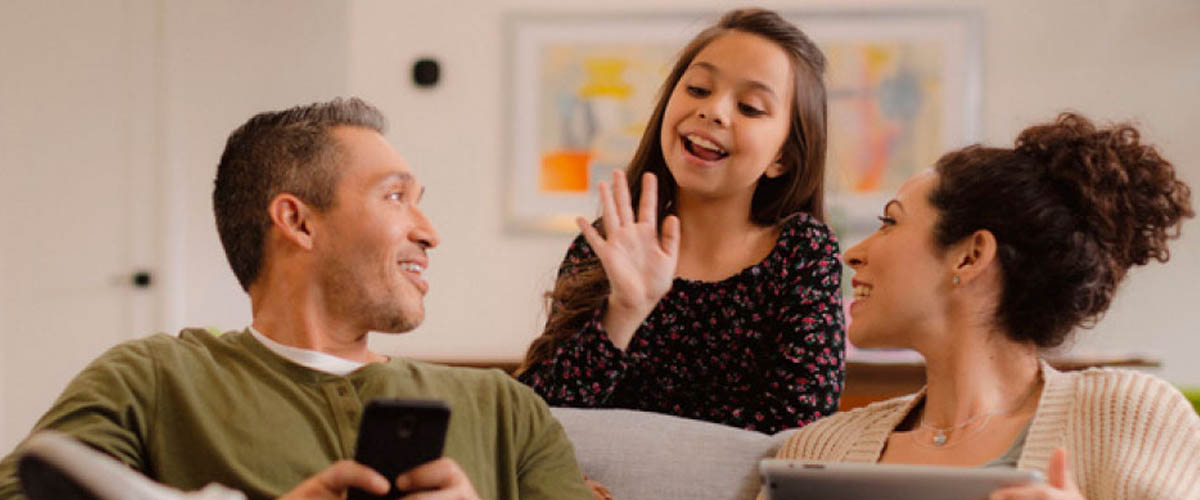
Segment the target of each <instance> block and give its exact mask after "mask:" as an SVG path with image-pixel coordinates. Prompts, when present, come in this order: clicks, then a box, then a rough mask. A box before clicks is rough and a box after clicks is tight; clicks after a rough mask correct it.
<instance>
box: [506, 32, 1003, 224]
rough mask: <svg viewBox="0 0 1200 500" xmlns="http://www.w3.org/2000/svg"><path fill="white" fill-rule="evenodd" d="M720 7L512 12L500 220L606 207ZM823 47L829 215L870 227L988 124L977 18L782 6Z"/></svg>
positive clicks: (553, 218) (549, 219)
mask: <svg viewBox="0 0 1200 500" xmlns="http://www.w3.org/2000/svg"><path fill="white" fill-rule="evenodd" d="M720 15H721V12H718V11H710V12H692V13H658V14H646V13H627V14H603V15H596V14H591V13H551V14H547V13H528V12H525V13H511V14H510V15H508V16H507V18H506V20H505V25H506V26H505V49H504V50H505V57H506V64H505V68H507V70H508V72H509V74H508V75H506V76H505V81H506V85H505V87H504V90H503V92H504V98H505V101H506V102H507V105H508V113H506V114H505V117H504V119H503V123H502V124H501V125H502V129H503V130H505V131H506V135H507V137H506V138H505V144H506V147H507V148H508V149H507V152H506V158H507V161H506V165H507V171H506V175H505V187H504V189H505V193H504V200H505V202H504V203H505V206H504V211H503V212H504V217H505V227H506V228H507V229H508V230H509V231H513V232H518V233H542V234H566V233H575V232H577V231H578V229H577V228H576V226H575V223H574V219H575V217H577V216H584V217H588V218H592V217H595V216H596V215H597V214H598V209H597V207H598V198H597V195H596V190H595V184H596V183H597V182H598V181H602V180H606V179H609V178H611V172H612V170H614V169H618V168H620V169H624V168H625V167H626V165H627V163H628V161H629V159H630V158H631V157H632V155H633V153H634V151H635V150H636V149H637V146H638V143H639V141H640V139H641V136H642V133H643V131H644V128H645V122H646V120H647V119H648V117H649V114H650V112H651V110H652V107H653V105H654V103H655V101H656V99H657V97H658V93H659V92H660V91H661V88H660V87H661V86H662V83H663V81H664V80H665V78H666V76H667V73H668V72H669V70H670V66H671V64H673V63H674V60H675V58H676V57H677V54H678V52H679V51H680V50H681V49H682V48H683V46H684V45H685V44H686V43H687V42H688V41H689V40H690V39H691V38H692V37H693V36H694V35H695V34H696V33H698V32H699V31H700V30H702V29H704V28H705V27H707V26H709V25H710V24H712V23H713V22H715V20H716V19H717V18H718V17H719V16H720ZM780 15H782V16H783V17H784V18H785V19H787V20H789V21H791V22H793V23H795V24H796V25H797V26H799V27H800V28H801V30H803V31H804V32H805V33H806V34H807V35H808V36H809V37H810V38H811V39H812V40H813V41H814V42H816V43H817V44H818V45H819V46H820V47H821V48H822V50H823V51H824V52H825V55H826V59H827V66H826V75H825V76H826V89H827V95H828V101H829V115H828V131H829V132H828V134H829V135H828V139H829V141H828V144H829V148H828V155H827V160H826V169H827V170H826V220H827V222H828V223H829V224H830V225H831V226H833V228H834V230H835V231H836V232H837V233H838V234H839V236H840V237H841V239H842V241H843V242H846V241H853V240H854V239H857V238H860V237H862V236H865V235H866V234H869V232H870V231H871V230H873V229H874V228H875V227H876V226H877V221H876V220H875V219H876V217H877V216H878V215H879V214H880V213H881V211H882V209H883V205H884V203H885V202H886V201H887V200H888V199H889V198H890V197H891V196H892V195H893V194H894V193H895V191H896V189H897V188H898V187H899V186H900V184H901V183H903V181H904V180H905V179H907V178H908V177H909V176H911V175H912V174H913V173H915V172H917V171H919V170H921V169H924V168H928V167H930V166H932V165H933V163H934V162H935V161H936V159H937V158H938V157H940V156H941V155H942V154H943V153H945V152H947V151H950V150H952V149H956V148H959V147H962V146H965V145H967V144H971V143H974V142H977V141H979V140H980V138H981V137H982V130H981V124H980V101H981V92H982V88H981V87H982V57H983V54H982V42H981V34H982V21H981V18H980V16H979V15H978V14H977V13H976V12H974V11H970V10H948V9H945V10H895V11H843V10H808V11H806V10H800V11H781V12H780Z"/></svg>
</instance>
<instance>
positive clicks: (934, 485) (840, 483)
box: [759, 459, 1042, 500]
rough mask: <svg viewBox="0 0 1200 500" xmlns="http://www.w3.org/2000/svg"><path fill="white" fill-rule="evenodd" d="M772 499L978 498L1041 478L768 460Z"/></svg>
mask: <svg viewBox="0 0 1200 500" xmlns="http://www.w3.org/2000/svg"><path fill="white" fill-rule="evenodd" d="M759 470H760V471H761V472H762V477H763V490H764V491H765V492H766V498H767V500H801V499H805V500H807V499H814V500H861V499H863V498H871V499H875V500H974V499H978V498H987V497H988V495H990V494H991V493H992V492H993V491H995V490H997V489H1000V488H1004V487H1007V486H1020V485H1022V484H1029V483H1040V482H1042V475H1041V474H1040V473H1038V472H1037V471H1026V470H1017V469H1010V468H986V469H985V468H979V467H943V466H934V465H893V464H842V463H821V462H799V461H792V460H775V459H768V460H763V461H762V462H761V463H760V464H759Z"/></svg>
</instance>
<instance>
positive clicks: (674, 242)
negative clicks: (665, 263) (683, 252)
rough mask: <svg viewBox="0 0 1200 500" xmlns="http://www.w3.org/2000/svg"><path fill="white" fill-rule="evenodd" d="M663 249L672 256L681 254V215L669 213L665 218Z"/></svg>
mask: <svg viewBox="0 0 1200 500" xmlns="http://www.w3.org/2000/svg"><path fill="white" fill-rule="evenodd" d="M662 249H663V252H666V254H667V255H669V256H671V257H677V256H679V217H676V216H674V215H668V216H667V218H666V219H663V226H662Z"/></svg>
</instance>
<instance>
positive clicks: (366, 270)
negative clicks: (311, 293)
mask: <svg viewBox="0 0 1200 500" xmlns="http://www.w3.org/2000/svg"><path fill="white" fill-rule="evenodd" d="M331 134H332V135H333V138H334V140H335V141H337V142H338V145H339V147H340V149H341V155H340V160H339V164H338V165H337V167H336V168H337V169H338V173H339V180H338V184H337V188H336V189H335V191H334V192H335V194H334V200H333V205H332V206H331V207H329V208H328V209H327V210H326V211H325V212H324V213H318V214H317V215H316V216H315V217H314V219H313V221H314V223H313V226H314V227H313V231H314V233H313V236H314V240H313V241H314V243H313V253H314V256H315V264H314V266H315V269H314V271H315V272H316V273H317V276H318V279H319V280H320V285H321V290H320V293H322V294H324V297H323V299H324V302H325V304H327V308H328V310H329V314H331V315H332V316H334V318H336V319H337V320H339V321H349V322H352V323H354V324H356V325H357V326H359V327H361V328H362V329H364V330H367V331H376V332H389V333H401V332H406V331H409V330H412V329H413V328H416V327H417V326H418V325H420V324H421V321H422V320H424V318H425V305H424V298H425V292H426V291H428V289H429V284H428V283H426V282H425V280H424V279H423V278H422V275H423V273H424V271H425V269H427V268H428V266H429V260H428V257H427V256H426V254H425V251H426V250H427V249H429V248H433V247H435V246H437V243H438V237H437V232H436V231H435V230H434V228H433V224H432V223H431V222H430V221H429V219H428V218H426V217H425V214H424V213H423V212H421V209H420V208H418V206H417V204H418V202H420V200H421V194H422V192H423V191H424V188H423V187H422V186H421V184H420V182H418V181H417V178H416V177H415V176H414V175H413V173H412V170H410V169H409V168H408V164H407V163H406V162H405V161H404V159H403V158H401V157H400V155H399V153H397V152H396V150H395V149H392V147H391V145H389V144H388V143H387V141H386V140H384V138H383V136H382V135H380V134H379V133H377V132H375V131H373V130H370V129H366V128H360V127H349V126H343V127H335V128H334V129H333V130H332V131H331Z"/></svg>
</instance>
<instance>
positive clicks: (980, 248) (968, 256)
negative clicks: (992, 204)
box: [953, 229, 996, 284]
mask: <svg viewBox="0 0 1200 500" xmlns="http://www.w3.org/2000/svg"><path fill="white" fill-rule="evenodd" d="M956 247H957V248H955V250H954V259H955V261H954V270H953V274H954V276H957V277H958V279H959V280H960V281H961V283H962V284H967V283H970V282H971V281H973V280H975V279H976V278H978V277H979V276H981V275H983V273H984V271H986V270H987V269H988V268H989V267H991V265H992V263H993V262H995V260H996V236H995V235H994V234H992V232H991V231H988V230H986V229H980V230H978V231H975V232H974V233H972V234H971V235H970V236H968V237H966V238H963V240H962V241H961V242H959V244H958V245H956Z"/></svg>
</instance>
